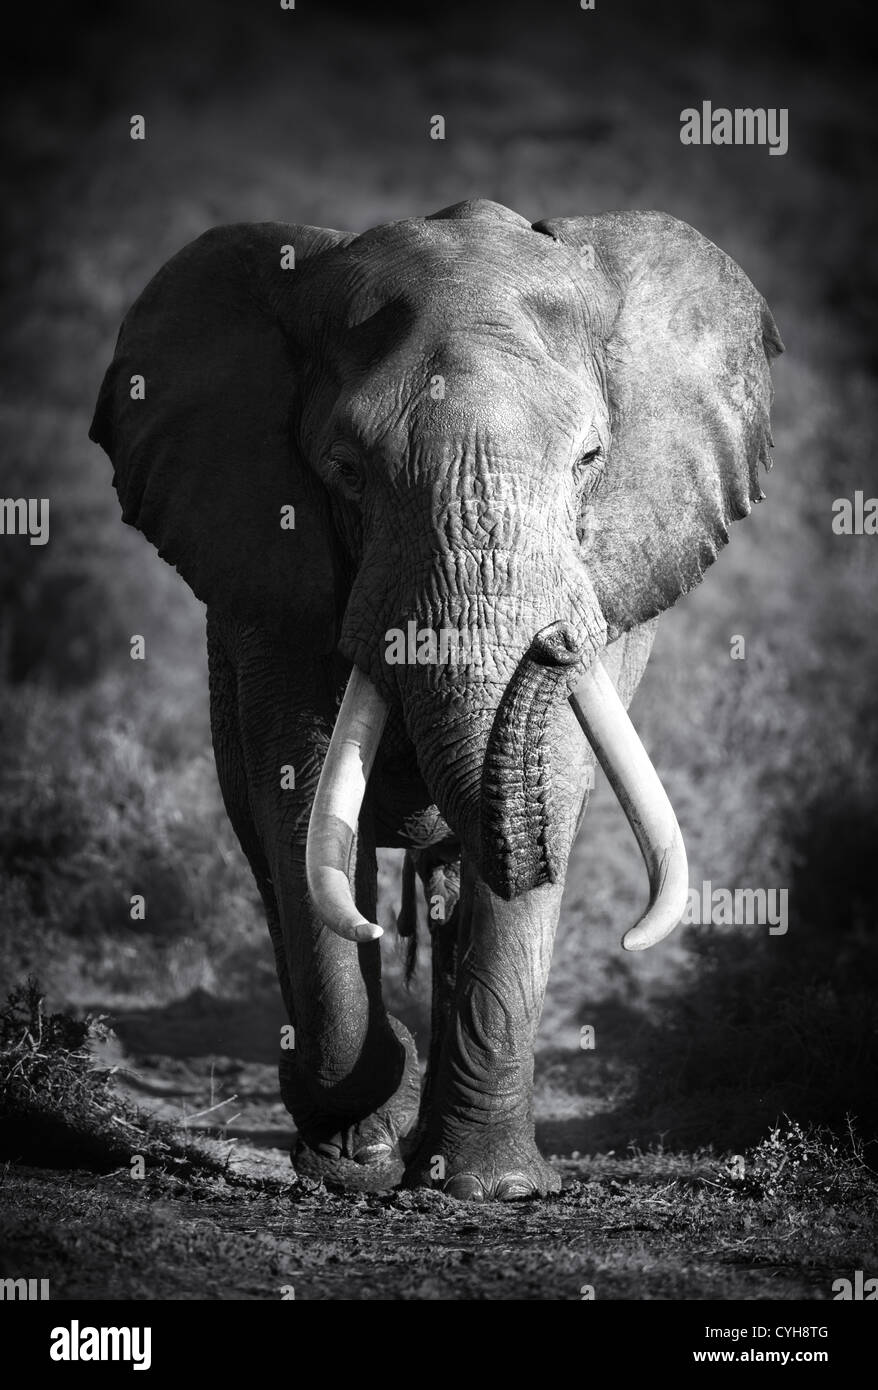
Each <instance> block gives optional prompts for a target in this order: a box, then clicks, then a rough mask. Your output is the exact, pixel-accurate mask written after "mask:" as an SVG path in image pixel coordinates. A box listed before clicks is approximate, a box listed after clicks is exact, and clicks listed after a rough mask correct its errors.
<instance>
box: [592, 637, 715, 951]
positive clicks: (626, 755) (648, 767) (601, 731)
mask: <svg viewBox="0 0 878 1390" xmlns="http://www.w3.org/2000/svg"><path fill="white" fill-rule="evenodd" d="M570 703H571V705H572V707H573V713H574V714H575V715H576V718H577V719H578V720H579V722H580V724H581V725H582V729H583V732H584V733H585V736H586V738H587V739H588V741H589V743H590V744H591V746H592V748H593V749H594V751H595V756H596V757H597V760H598V762H599V763H600V765H601V767H602V768H603V770H604V772H605V773H606V775H607V780H608V781H609V783H610V786H611V787H612V788H613V791H614V792H615V794H616V796H617V797H618V799H619V803H620V805H621V807H622V810H623V811H624V812H625V815H626V816H627V818H628V823H629V825H630V826H631V829H632V830H633V831H634V834H635V836H636V837H637V843H638V844H639V846H640V852H641V854H642V855H643V858H644V862H645V864H646V871H647V873H648V874H649V906H648V907H647V909H646V912H645V913H644V914H643V916H642V917H641V918H640V921H639V922H637V923H636V925H635V926H633V927H631V929H630V930H629V931H627V932H626V933H625V935H624V936H623V938H622V945H623V947H624V948H625V950H626V951H645V950H646V948H647V946H654V945H655V943H656V942H657V941H661V940H662V938H663V937H665V936H667V935H668V933H669V932H672V931H673V930H674V927H675V926H676V925H677V923H678V922H679V920H680V918H681V917H682V915H683V913H684V911H685V909H686V903H687V900H688V895H689V865H688V863H687V861H686V847H685V845H684V844H683V836H682V835H681V834H680V827H679V825H678V824H677V817H676V816H675V815H674V810H673V807H672V806H671V803H670V801H669V800H668V796H667V792H666V791H665V789H664V787H663V786H662V784H661V781H660V779H659V775H658V773H657V772H656V770H655V768H654V767H653V765H652V763H651V762H650V760H649V754H648V753H647V751H646V749H645V748H644V746H643V744H642V743H641V742H640V739H639V737H638V734H637V730H636V729H635V728H634V725H633V724H632V723H631V720H630V719H629V718H628V713H627V711H626V709H625V706H624V705H623V704H622V701H621V700H620V699H619V695H618V692H617V690H616V687H615V686H614V685H613V682H612V680H611V679H610V677H609V675H608V674H607V672H606V670H605V669H604V667H603V665H602V663H601V661H600V660H597V661H595V662H594V664H593V665H592V666H591V667H590V668H589V670H588V671H586V673H585V675H584V676H583V677H582V679H581V680H580V681H579V683H578V684H577V686H576V688H575V689H574V690H573V692H572V694H571V696H570Z"/></svg>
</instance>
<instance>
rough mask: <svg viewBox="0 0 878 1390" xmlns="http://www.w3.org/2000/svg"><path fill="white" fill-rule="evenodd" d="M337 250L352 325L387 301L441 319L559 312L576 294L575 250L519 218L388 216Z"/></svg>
mask: <svg viewBox="0 0 878 1390" xmlns="http://www.w3.org/2000/svg"><path fill="white" fill-rule="evenodd" d="M341 258H342V259H343V260H344V261H345V263H346V271H347V274H346V275H344V277H343V280H344V282H345V283H344V290H345V292H346V293H347V296H348V306H347V309H348V312H347V322H348V326H350V327H357V326H358V325H360V324H362V323H363V322H364V321H366V320H368V319H369V318H370V317H371V316H373V315H375V314H376V313H380V312H381V311H382V310H383V309H385V308H386V306H387V305H389V304H391V303H394V304H400V303H403V304H404V305H405V306H406V307H407V308H408V309H409V311H410V312H411V313H412V314H413V315H416V316H417V317H418V318H420V319H421V320H422V321H425V320H431V321H433V322H435V323H437V324H439V323H450V322H453V323H461V322H463V321H466V320H470V321H473V322H477V321H479V320H480V319H484V318H485V316H486V315H487V316H488V317H490V316H491V315H492V314H499V315H501V316H503V315H509V316H510V317H514V316H515V315H516V314H518V313H522V314H524V313H526V312H530V313H533V312H537V313H539V311H540V309H541V308H545V310H546V312H547V313H551V314H552V315H554V316H557V314H558V313H559V311H560V312H563V311H564V309H565V308H567V307H569V308H570V309H571V310H572V309H573V307H574V301H575V298H576V293H575V292H576V283H577V282H576V269H577V263H576V260H575V257H574V256H573V255H572V253H571V252H570V251H569V250H568V248H566V247H563V246H561V245H559V243H557V242H555V241H553V240H552V239H551V238H549V237H545V236H542V235H541V234H539V233H537V232H534V231H532V230H531V229H530V228H529V227H524V226H522V227H518V226H515V225H512V226H509V225H491V226H485V225H483V224H475V223H467V222H442V221H429V220H427V219H422V220H416V221H408V222H397V223H391V224H390V225H388V226H385V227H378V228H376V229H375V230H374V231H371V232H367V233H365V234H364V235H363V236H361V237H359V238H358V239H357V240H356V241H355V242H353V243H351V244H350V245H349V246H348V247H347V248H345V250H344V251H343V252H342V253H341Z"/></svg>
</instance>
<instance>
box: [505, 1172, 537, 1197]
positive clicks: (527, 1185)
mask: <svg viewBox="0 0 878 1390" xmlns="http://www.w3.org/2000/svg"><path fill="white" fill-rule="evenodd" d="M534 1191H535V1189H534V1185H533V1183H532V1182H530V1181H529V1180H528V1179H527V1178H525V1177H523V1176H522V1175H521V1174H520V1173H513V1174H510V1175H509V1177H506V1178H501V1179H500V1181H499V1182H498V1184H497V1193H496V1196H497V1201H498V1202H514V1201H516V1199H518V1198H521V1197H532V1196H533V1194H534Z"/></svg>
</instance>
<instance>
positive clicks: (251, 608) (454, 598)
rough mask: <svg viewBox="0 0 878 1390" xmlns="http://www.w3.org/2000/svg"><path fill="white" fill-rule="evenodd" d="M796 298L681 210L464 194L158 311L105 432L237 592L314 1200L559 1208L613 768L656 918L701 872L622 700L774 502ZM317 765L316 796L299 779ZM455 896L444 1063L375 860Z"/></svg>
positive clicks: (284, 248)
mask: <svg viewBox="0 0 878 1390" xmlns="http://www.w3.org/2000/svg"><path fill="white" fill-rule="evenodd" d="M782 350H783V344H782V342H781V339H780V336H779V333H778V329H777V327H776V325H775V322H774V319H773V317H772V315H771V312H770V310H769V308H768V306H767V304H766V302H765V300H764V299H763V297H762V295H761V294H759V293H758V291H757V290H756V289H755V288H754V287H753V285H752V284H751V283H750V281H749V280H748V279H747V277H746V276H745V275H744V273H743V272H742V271H741V270H740V268H739V267H738V266H737V265H736V264H735V262H734V261H732V260H731V259H730V258H729V257H728V256H727V255H725V254H724V253H723V252H722V251H721V250H719V249H718V248H717V247H716V246H715V245H713V243H712V242H710V241H708V240H707V239H706V238H705V237H704V236H702V235H701V234H700V233H698V232H697V231H695V230H694V229H693V228H691V227H690V226H688V225H687V224H686V223H684V222H682V221H679V220H677V219H675V218H674V217H671V216H669V215H666V214H664V213H659V212H634V211H623V212H610V213H602V214H598V215H592V216H575V217H561V218H556V219H548V220H542V221H537V222H534V223H531V222H529V221H528V220H527V219H526V218H525V217H524V216H522V215H520V214H518V213H517V212H514V211H513V210H511V209H509V208H507V207H504V206H502V205H501V204H499V203H497V202H493V201H490V200H483V199H470V200H467V201H464V202H461V203H458V204H456V205H454V206H452V207H447V208H444V209H442V210H441V211H439V212H436V213H433V214H431V215H429V216H426V217H412V218H406V219H401V220H398V221H394V222H389V223H387V224H385V225H381V226H378V227H375V228H372V229H370V230H367V231H365V232H363V233H362V234H352V233H345V232H339V231H332V230H326V229H321V228H317V227H312V226H307V225H293V224H286V223H272V222H269V223H240V224H235V225H227V226H220V227H216V228H214V229H212V230H209V231H207V232H205V233H204V234H203V235H201V236H199V237H198V238H197V239H196V240H195V241H193V242H191V243H190V244H189V245H188V246H186V247H185V248H184V249H183V250H181V251H180V252H179V253H178V254H177V255H175V256H174V257H173V258H172V259H171V260H170V261H168V262H167V264H166V265H164V267H163V268H162V269H161V270H159V272H158V274H157V275H156V276H155V278H154V279H153V280H152V281H151V282H150V283H149V284H148V285H147V287H146V288H145V289H144V290H143V292H142V293H141V295H140V297H139V298H138V299H137V300H136V302H135V304H134V306H133V307H132V308H131V309H130V311H129V312H128V314H127V316H126V318H125V320H124V322H123V325H122V328H121V330H120V333H119V338H118V341H117V345H116V350H115V355H114V357H113V360H112V363H111V364H110V366H109V368H108V370H107V372H106V375H105V377H104V380H103V384H102V386H101V389H100V394H99V397H98V402H97V406H96V410H95V415H94V420H93V423H92V426H91V431H90V437H91V439H92V440H94V441H95V442H96V443H98V444H99V445H100V446H102V448H103V449H104V450H105V452H106V453H107V454H108V456H109V458H110V460H111V462H112V465H113V471H114V473H113V480H114V485H115V488H116V491H117V493H118V497H119V501H120V504H121V509H122V518H123V520H124V521H125V522H126V523H128V524H129V525H131V526H134V527H136V528H138V529H139V530H140V531H141V532H142V533H143V534H144V535H145V536H146V537H147V538H148V540H149V541H151V542H152V543H153V544H154V545H155V546H156V548H157V549H158V552H159V554H160V555H161V556H162V557H163V558H164V559H165V560H166V561H167V562H168V563H169V564H171V565H173V566H175V567H176V569H177V570H178V571H179V573H180V574H181V575H182V577H183V579H184V580H186V582H187V583H188V584H189V585H190V586H191V588H192V590H193V591H194V593H195V595H196V596H197V597H198V598H199V599H200V600H202V601H203V603H204V604H205V605H206V633H207V651H208V670H209V699H210V715H211V731H212V741H213V748H214V754H215V760H216V766H217V771H218V777H219V783H220V788H221V791H222V796H223V801H224V805H225V808H226V810H227V813H228V816H229V818H230V820H231V823H232V825H233V827H234V830H235V832H236V834H237V837H238V839H239V841H240V844H241V847H242V849H243V851H244V854H245V855H246V858H247V860H248V861H249V864H250V867H251V869H252V872H253V875H254V877H255V880H256V884H257V885H258V889H259V892H260V895H261V898H262V901H263V903H264V908H265V915H266V918H267V922H268V926H269V930H270V933H271V938H272V942H273V946H274V953H275V958H276V965H277V973H278V978H279V981H280V988H281V992H282V995H283V1000H284V1004H285V1007H286V1010H287V1014H288V1016H289V1020H290V1023H291V1024H292V1025H293V1030H294V1037H295V1047H294V1049H293V1050H291V1051H283V1050H281V1051H280V1054H279V1055H280V1062H279V1078H280V1091H281V1095H282V1097H283V1100H284V1103H285V1105H286V1108H287V1110H288V1111H289V1113H290V1114H291V1116H292V1119H293V1121H294V1123H295V1129H296V1140H295V1146H294V1148H293V1150H292V1160H293V1164H294V1167H295V1168H296V1170H297V1171H298V1172H299V1173H300V1174H309V1175H312V1176H317V1177H322V1178H324V1179H325V1180H326V1181H327V1182H328V1183H330V1184H336V1185H337V1186H340V1187H342V1188H349V1189H351V1190H356V1189H358V1188H359V1189H368V1190H377V1189H380V1188H386V1187H391V1186H394V1185H397V1184H399V1183H400V1182H403V1183H405V1184H407V1185H410V1186H417V1185H424V1186H432V1187H434V1188H436V1189H437V1190H440V1191H442V1192H444V1193H445V1194H447V1195H448V1196H449V1197H452V1198H457V1199H460V1200H469V1201H485V1200H505V1201H508V1200H514V1199H520V1198H527V1197H545V1196H547V1195H548V1194H550V1193H554V1192H557V1191H558V1190H559V1188H560V1180H559V1176H558V1174H557V1172H556V1171H555V1170H554V1169H553V1168H552V1167H551V1166H550V1165H549V1163H548V1162H546V1160H545V1159H544V1158H543V1157H542V1155H541V1154H540V1152H539V1150H538V1148H537V1145H536V1140H535V1133H534V1119H533V1103H532V1085H533V1068H534V1042H535V1035H536V1030H537V1025H538V1023H539V1019H540V1013H541V1010H542V1006H543V998H544V992H545V988H546V982H547V976H548V971H549V965H550V959H551V954H552V946H553V938H554V934H555V930H556V926H557V923H558V918H559V911H560V906H561V897H562V892H563V889H564V882H565V875H566V872H567V864H568V857H569V853H570V849H571V845H572V842H573V839H574V836H575V835H576V833H577V829H578V827H579V825H580V822H581V820H582V818H583V815H584V812H585V809H586V805H587V802H588V795H589V789H590V787H591V785H592V783H593V772H594V768H595V763H596V762H597V763H599V764H600V766H601V768H602V769H603V771H604V773H605V774H606V776H607V779H608V782H609V784H610V786H611V787H612V789H613V791H614V792H615V794H616V796H617V797H618V799H619V801H620V803H621V805H622V807H623V809H624V811H625V813H626V815H627V817H628V820H629V822H630V825H631V827H632V829H633V831H634V833H635V835H636V837H637V840H638V843H639V845H640V849H641V852H642V855H643V859H644V862H645V865H646V868H647V872H648V878H649V885H650V898H649V904H648V907H647V909H646V911H645V912H644V914H643V916H642V917H641V919H640V921H639V922H638V923H637V924H636V925H635V926H633V927H632V928H631V929H630V930H629V931H628V932H627V933H626V935H625V937H624V940H623V945H624V946H625V947H626V948H627V949H629V950H642V949H644V948H646V947H648V946H651V945H653V944H654V943H655V942H657V941H659V940H661V939H662V938H663V937H664V936H666V935H667V933H668V932H669V931H671V929H672V928H673V927H674V926H675V925H676V923H677V922H678V921H679V919H680V917H681V916H682V914H683V911H684V909H685V905H686V898H687V888H688V883H687V879H688V870H687V863H686V853H685V848H684V845H683V840H682V835H681V832H680V829H679V826H678V824H677V821H676V818H675V815H674V812H673V809H672V807H671V805H670V801H669V799H668V797H667V795H666V793H665V791H664V788H663V787H662V784H661V781H660V779H659V777H658V774H657V772H656V770H655V769H654V767H653V765H652V763H651V761H650V759H649V757H648V755H647V753H646V751H645V749H644V747H643V745H642V743H641V741H640V739H639V737H638V735H637V733H636V732H635V730H634V727H633V725H632V723H631V721H630V718H629V716H628V713H627V707H628V704H629V702H630V699H631V697H632V695H633V693H634V691H635V689H636V687H637V684H638V682H639V680H640V677H641V675H642V673H643V670H644V667H645V665H646V661H647V658H648V656H649V652H650V648H651V645H652V641H653V637H654V634H655V627H656V623H657V620H658V618H659V616H660V614H661V613H662V612H663V611H665V610H666V609H668V608H669V607H670V606H671V605H673V604H674V603H675V602H676V600H677V599H678V598H679V597H680V596H681V595H683V594H685V593H686V592H688V590H690V589H691V588H692V587H693V586H694V585H696V584H697V583H698V582H699V581H700V580H701V578H702V577H703V575H704V572H705V570H706V569H707V568H708V566H709V565H711V564H712V562H713V561H714V560H715V559H716V557H717V554H718V552H719V551H720V550H721V549H722V547H723V546H724V545H725V544H726V542H727V541H728V539H729V532H730V524H731V522H732V521H736V520H739V519H741V518H743V517H744V516H746V515H747V514H748V513H749V512H750V510H751V503H753V502H756V501H761V500H762V499H763V497H764V493H763V491H762V487H761V484H760V476H761V474H760V469H765V470H767V469H768V468H769V467H770V453H769V450H770V449H771V448H772V447H773V441H772V439H771V433H770V425H769V412H770V406H771V401H772V398H773V388H772V382H771V374H770V371H769V362H770V360H771V359H772V358H773V357H774V356H775V355H776V354H777V353H779V352H781V351H782ZM290 770H292V775H290ZM379 847H390V848H395V849H402V850H404V851H405V852H406V853H405V872H404V892H403V900H404V909H405V910H404V911H403V913H402V914H401V917H400V924H401V927H402V929H403V930H406V931H410V930H411V928H412V923H413V917H414V909H413V906H412V904H413V901H414V899H413V896H412V895H413V892H414V888H415V887H416V886H417V880H418V878H420V880H421V882H422V885H423V891H424V893H425V896H426V898H427V901H428V903H429V904H430V911H429V918H430V922H429V926H430V934H431V947H432V953H433V985H432V990H433V1000H432V1004H433V1016H432V1023H431V1036H430V1039H429V1056H428V1059H427V1066H426V1076H425V1079H424V1081H423V1085H422V1081H421V1076H420V1069H419V1063H418V1057H417V1053H416V1049H415V1046H414V1042H413V1039H412V1037H411V1036H410V1034H409V1032H408V1031H407V1030H406V1029H405V1028H404V1027H403V1025H402V1024H401V1023H400V1022H399V1021H398V1020H397V1019H395V1018H394V1017H392V1016H390V1015H389V1014H388V1012H387V1010H386V1008H385V1005H384V1002H383V999H382V992H381V961H380V949H381V948H380V945H379V940H378V938H379V937H380V936H381V935H382V928H381V927H380V926H379V925H378V923H377V921H376V916H377V904H376V848H379Z"/></svg>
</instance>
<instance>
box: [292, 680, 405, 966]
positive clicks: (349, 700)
mask: <svg viewBox="0 0 878 1390" xmlns="http://www.w3.org/2000/svg"><path fill="white" fill-rule="evenodd" d="M386 720H387V704H386V702H385V701H384V699H383V698H382V697H381V696H380V695H379V694H378V691H377V690H376V689H375V687H374V685H373V684H372V682H371V681H370V680H369V678H368V676H364V675H363V673H362V671H359V670H358V669H357V668H356V667H354V669H353V671H352V672H351V678H350V680H349V681H348V684H347V689H346V690H345V693H344V699H343V700H342V702H341V709H340V710H339V712H338V718H337V720H336V721H335V728H334V729H333V731H332V738H331V739H330V741H329V749H328V751H327V754H326V758H325V761H324V763H323V770H322V772H321V773H320V781H319V782H318V784H317V792H316V795H315V797H314V804H313V806H312V807H311V819H310V821H309V823H308V845H307V848H306V850H305V873H306V876H307V879H308V892H309V893H310V895H311V901H312V903H313V905H314V909H315V911H316V912H317V915H318V916H319V917H321V918H322V919H323V921H324V922H325V923H326V925H327V926H328V927H329V928H331V930H332V931H334V932H336V933H337V935H338V936H343V937H345V939H346V940H348V941H377V939H378V937H379V936H383V934H384V933H383V931H382V929H381V927H379V926H378V924H377V922H370V921H369V920H368V918H366V917H364V916H363V915H362V913H360V912H358V911H357V906H356V903H355V902H354V898H353V894H352V892H351V883H350V877H349V872H350V865H351V854H352V851H353V847H354V841H355V839H356V835H357V821H358V819H359V815H360V808H361V806H362V805H363V796H364V795H365V791H366V783H367V782H368V780H369V773H370V772H371V770H372V764H373V762H374V761H375V754H376V753H377V751H378V745H379V743H380V742H381V735H382V733H383V732H384V725H385V722H386Z"/></svg>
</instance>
